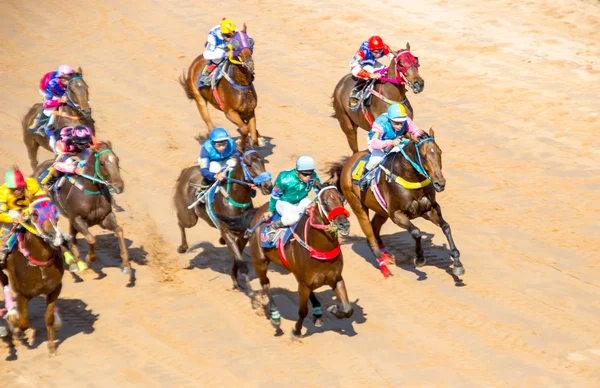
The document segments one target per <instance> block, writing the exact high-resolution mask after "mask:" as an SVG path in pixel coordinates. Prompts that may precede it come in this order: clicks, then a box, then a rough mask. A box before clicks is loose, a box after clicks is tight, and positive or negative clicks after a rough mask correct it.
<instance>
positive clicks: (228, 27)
mask: <svg viewBox="0 0 600 388" xmlns="http://www.w3.org/2000/svg"><path fill="white" fill-rule="evenodd" d="M234 32H235V24H233V22H232V21H231V20H229V19H226V18H223V20H221V34H233V33H234Z"/></svg>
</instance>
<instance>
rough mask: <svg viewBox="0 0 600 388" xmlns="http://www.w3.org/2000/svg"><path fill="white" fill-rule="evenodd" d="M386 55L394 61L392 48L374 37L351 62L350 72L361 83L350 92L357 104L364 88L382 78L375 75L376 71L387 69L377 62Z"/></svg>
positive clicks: (359, 50)
mask: <svg viewBox="0 0 600 388" xmlns="http://www.w3.org/2000/svg"><path fill="white" fill-rule="evenodd" d="M384 55H386V56H387V57H388V58H390V59H394V54H393V53H392V50H391V49H390V47H389V46H388V45H387V44H385V43H383V40H382V39H381V38H380V37H379V36H372V37H370V38H369V39H368V40H365V41H364V42H363V43H362V44H361V45H360V48H359V49H358V51H357V52H356V54H354V56H353V57H352V60H351V61H350V72H351V73H352V75H353V76H354V77H355V78H358V79H359V81H358V82H357V83H356V85H355V87H354V88H353V89H352V91H351V92H350V99H351V101H354V102H356V101H357V100H358V99H359V97H360V92H361V89H362V86H364V85H365V84H366V81H362V80H369V79H378V78H380V77H381V74H380V73H375V70H378V69H381V68H383V67H385V66H384V65H382V64H381V63H379V62H378V61H377V60H378V59H380V58H382V57H383V56H384Z"/></svg>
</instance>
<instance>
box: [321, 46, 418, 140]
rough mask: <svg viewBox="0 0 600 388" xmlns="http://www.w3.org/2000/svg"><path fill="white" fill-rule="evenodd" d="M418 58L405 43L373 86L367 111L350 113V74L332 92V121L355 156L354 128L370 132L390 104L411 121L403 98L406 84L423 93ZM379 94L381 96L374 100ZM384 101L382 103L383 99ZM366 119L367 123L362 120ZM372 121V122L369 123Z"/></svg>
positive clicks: (410, 112) (408, 108)
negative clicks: (402, 110)
mask: <svg viewBox="0 0 600 388" xmlns="http://www.w3.org/2000/svg"><path fill="white" fill-rule="evenodd" d="M418 67H419V58H418V57H415V56H413V54H412V53H411V52H410V44H408V43H406V49H404V50H400V51H399V52H398V53H397V54H396V58H395V59H394V60H392V61H391V63H390V65H389V67H388V68H387V72H386V73H385V75H384V77H382V78H381V79H379V80H378V81H376V82H375V83H374V85H373V86H372V88H373V89H374V91H373V92H372V94H373V95H372V96H371V97H370V99H371V103H370V104H369V106H368V107H366V111H365V112H362V111H361V109H358V110H356V111H352V110H351V109H350V107H349V106H348V96H349V95H350V91H351V90H352V87H353V86H354V84H355V82H356V79H355V78H353V76H352V74H346V75H345V76H344V77H343V78H342V79H341V80H340V81H339V82H338V83H337V85H336V86H335V89H334V90H333V96H332V99H333V110H334V113H333V115H332V116H331V117H333V118H335V119H337V120H338V122H339V123H340V127H341V128H342V131H344V134H345V135H346V138H347V140H348V145H349V146H350V149H351V150H352V152H358V140H357V138H356V136H357V128H358V127H361V128H362V129H364V130H367V131H368V130H370V129H371V124H372V120H375V119H376V118H377V117H379V115H380V114H382V113H385V112H386V111H387V108H388V106H389V104H390V103H392V102H400V103H402V104H403V105H404V106H405V107H406V110H407V113H408V115H409V117H410V118H411V119H412V118H413V114H414V111H413V108H412V106H411V105H410V101H408V98H407V97H406V84H408V86H409V87H410V88H411V89H412V91H413V92H414V93H415V94H417V93H420V92H422V91H423V88H424V87H425V81H424V80H423V78H421V76H420V75H419V69H418ZM377 94H379V95H380V96H377ZM383 98H385V99H387V101H384V99H383ZM365 115H367V116H368V117H369V119H367V118H365ZM369 120H371V122H369Z"/></svg>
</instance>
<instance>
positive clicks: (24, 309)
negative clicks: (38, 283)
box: [17, 294, 29, 338]
mask: <svg viewBox="0 0 600 388" xmlns="http://www.w3.org/2000/svg"><path fill="white" fill-rule="evenodd" d="M28 305H29V299H27V298H26V297H24V296H23V295H21V294H17V311H18V317H17V328H18V329H19V334H20V337H21V338H23V336H24V334H25V331H26V330H27V329H29V317H28V316H27V314H28Z"/></svg>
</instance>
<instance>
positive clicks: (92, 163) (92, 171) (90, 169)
mask: <svg viewBox="0 0 600 388" xmlns="http://www.w3.org/2000/svg"><path fill="white" fill-rule="evenodd" d="M89 152H90V154H89V155H88V157H87V159H86V161H85V166H84V167H83V173H84V174H86V175H88V176H92V177H94V178H97V177H96V156H95V155H96V153H95V152H93V151H92V150H89ZM82 183H83V187H84V188H85V189H87V190H90V191H98V190H99V189H100V188H101V187H103V186H104V185H102V184H100V183H96V182H93V181H91V180H89V179H87V178H86V179H83V180H82Z"/></svg>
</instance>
